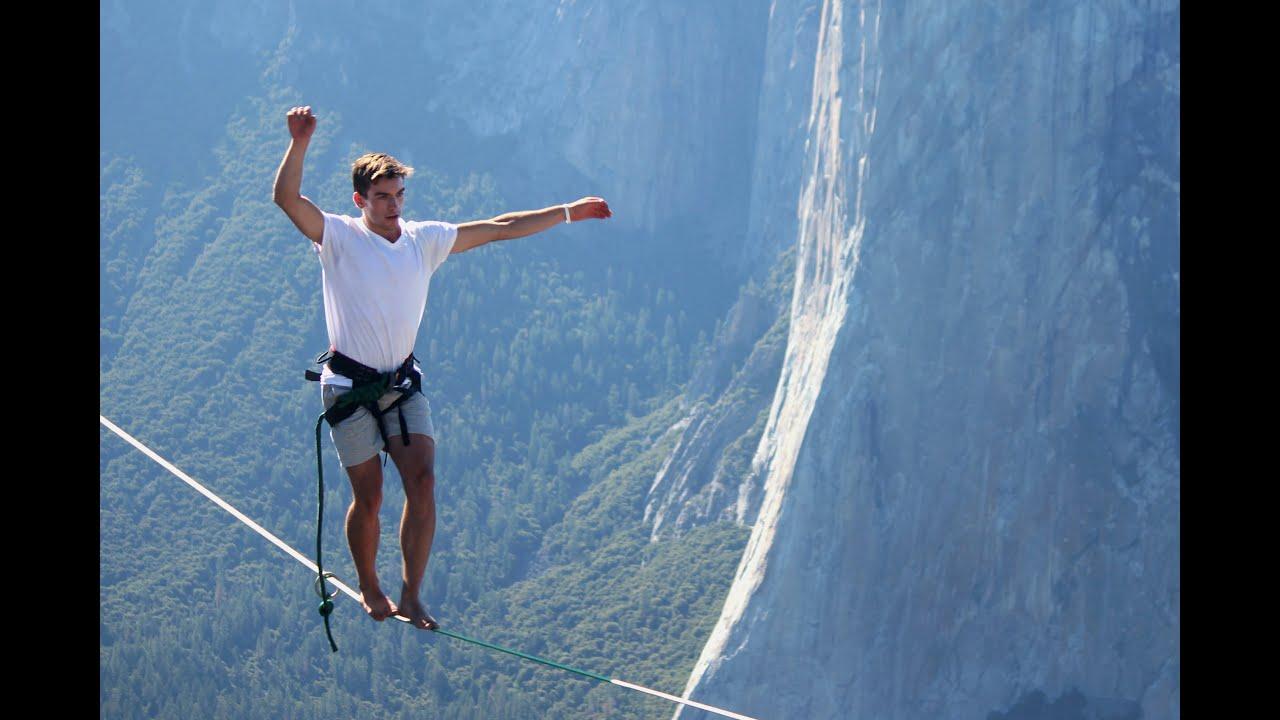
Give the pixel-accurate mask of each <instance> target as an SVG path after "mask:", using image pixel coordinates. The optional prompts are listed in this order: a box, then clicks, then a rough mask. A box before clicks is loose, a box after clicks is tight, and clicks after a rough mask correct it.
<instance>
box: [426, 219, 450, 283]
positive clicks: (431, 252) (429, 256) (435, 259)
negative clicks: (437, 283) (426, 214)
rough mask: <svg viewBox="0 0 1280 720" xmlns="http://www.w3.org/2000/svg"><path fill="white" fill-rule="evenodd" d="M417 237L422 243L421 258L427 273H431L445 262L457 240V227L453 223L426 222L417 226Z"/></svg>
mask: <svg viewBox="0 0 1280 720" xmlns="http://www.w3.org/2000/svg"><path fill="white" fill-rule="evenodd" d="M418 236H419V237H420V238H421V242H422V258H423V260H424V261H425V262H426V265H427V272H428V273H433V272H435V271H436V268H438V267H440V265H441V264H442V263H444V261H445V260H447V259H449V251H451V250H453V243H454V241H455V240H457V239H458V226H457V225H454V224H453V223H448V222H440V221H438V220H428V221H426V222H423V223H422V224H421V225H419V230H418Z"/></svg>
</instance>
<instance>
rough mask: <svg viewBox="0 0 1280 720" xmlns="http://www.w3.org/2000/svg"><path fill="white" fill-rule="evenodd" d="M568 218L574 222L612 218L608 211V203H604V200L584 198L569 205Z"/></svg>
mask: <svg viewBox="0 0 1280 720" xmlns="http://www.w3.org/2000/svg"><path fill="white" fill-rule="evenodd" d="M569 217H570V218H571V219H572V220H573V221H574V222H578V221H579V220H590V219H591V218H596V219H597V220H604V219H605V218H611V217H613V211H612V210H610V209H609V203H607V202H605V201H604V198H598V197H584V198H582V199H581V200H576V201H574V202H571V203H569Z"/></svg>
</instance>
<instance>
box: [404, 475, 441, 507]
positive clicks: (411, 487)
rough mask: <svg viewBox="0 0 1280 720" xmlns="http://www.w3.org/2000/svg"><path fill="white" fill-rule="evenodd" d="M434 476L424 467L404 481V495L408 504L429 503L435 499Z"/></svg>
mask: <svg viewBox="0 0 1280 720" xmlns="http://www.w3.org/2000/svg"><path fill="white" fill-rule="evenodd" d="M435 488H436V474H435V472H434V471H433V470H432V469H431V468H430V467H425V468H422V469H421V470H419V471H418V472H415V473H413V474H412V475H410V476H408V477H406V478H405V479H404V494H405V498H406V499H408V500H409V502H411V503H412V502H423V501H430V500H432V499H434V497H435Z"/></svg>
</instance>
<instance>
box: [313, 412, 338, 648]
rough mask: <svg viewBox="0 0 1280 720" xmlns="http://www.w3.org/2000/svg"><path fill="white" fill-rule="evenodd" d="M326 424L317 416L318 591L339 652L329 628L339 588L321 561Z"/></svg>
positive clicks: (331, 644) (322, 612)
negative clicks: (334, 587) (332, 585)
mask: <svg viewBox="0 0 1280 720" xmlns="http://www.w3.org/2000/svg"><path fill="white" fill-rule="evenodd" d="M323 424H324V413H320V417H318V418H316V475H317V477H319V479H320V482H319V483H318V484H319V487H320V489H319V495H318V499H319V501H318V502H317V503H316V506H317V509H316V593H317V594H319V595H320V607H319V608H318V610H319V611H320V616H321V617H323V618H324V634H325V635H326V636H327V637H328V638H329V647H330V648H332V650H333V652H338V644H337V643H335V642H334V641H333V631H332V630H331V629H330V628H329V616H330V615H331V614H333V596H334V595H337V594H338V591H337V590H334V591H333V594H332V595H331V594H329V587H328V585H327V584H326V582H325V580H326V579H328V578H331V577H333V576H334V575H333V573H327V572H325V571H324V564H323V563H322V562H321V561H320V538H321V536H322V535H323V530H324V462H323V461H322V460H321V457H320V427H321V425H323Z"/></svg>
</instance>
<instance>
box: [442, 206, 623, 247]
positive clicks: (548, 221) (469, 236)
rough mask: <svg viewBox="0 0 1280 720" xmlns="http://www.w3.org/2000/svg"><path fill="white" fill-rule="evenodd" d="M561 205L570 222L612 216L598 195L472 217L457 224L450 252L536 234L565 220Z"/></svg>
mask: <svg viewBox="0 0 1280 720" xmlns="http://www.w3.org/2000/svg"><path fill="white" fill-rule="evenodd" d="M565 207H568V208H569V218H570V219H571V220H572V221H573V222H578V221H579V220H590V219H592V218H595V219H599V220H603V219H605V218H609V217H613V211H612V210H610V209H609V203H607V202H605V201H604V198H598V197H585V198H582V199H581V200H578V201H576V202H571V203H568V204H567V205H552V206H551V207H546V208H542V209H541V210H527V211H525V212H512V213H504V214H502V215H499V216H498V217H496V218H493V219H491V220H475V221H473V222H469V223H462V224H461V225H459V226H458V239H457V240H456V241H454V243H453V250H452V251H451V252H452V253H460V252H466V251H468V250H471V249H473V248H478V247H480V246H481V245H486V244H488V243H491V242H493V241H494V240H514V239H516V238H520V237H524V236H526V235H532V234H534V233H540V232H542V231H543V230H546V229H547V228H550V227H552V226H555V225H559V224H560V223H562V222H565Z"/></svg>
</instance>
